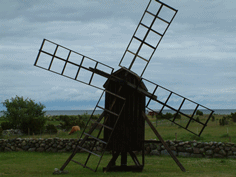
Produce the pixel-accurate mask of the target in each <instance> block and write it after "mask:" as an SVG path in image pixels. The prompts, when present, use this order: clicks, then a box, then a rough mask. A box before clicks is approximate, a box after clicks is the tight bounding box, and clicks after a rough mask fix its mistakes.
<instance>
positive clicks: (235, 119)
mask: <svg viewBox="0 0 236 177" xmlns="http://www.w3.org/2000/svg"><path fill="white" fill-rule="evenodd" d="M231 119H232V121H233V122H236V112H235V113H232V112H231Z"/></svg>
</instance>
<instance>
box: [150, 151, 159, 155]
mask: <svg viewBox="0 0 236 177" xmlns="http://www.w3.org/2000/svg"><path fill="white" fill-rule="evenodd" d="M150 155H157V156H159V155H160V152H159V151H158V150H152V151H151V152H150Z"/></svg>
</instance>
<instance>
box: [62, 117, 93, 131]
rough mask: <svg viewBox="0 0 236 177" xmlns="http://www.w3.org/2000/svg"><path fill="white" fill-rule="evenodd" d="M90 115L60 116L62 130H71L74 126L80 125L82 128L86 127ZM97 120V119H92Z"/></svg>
mask: <svg viewBox="0 0 236 177" xmlns="http://www.w3.org/2000/svg"><path fill="white" fill-rule="evenodd" d="M89 117H90V115H82V116H81V115H78V116H67V115H60V116H59V120H60V121H61V122H60V126H61V128H62V129H66V130H69V129H71V127H72V126H75V125H78V126H79V127H80V128H84V127H85V121H86V122H87V121H88V119H89ZM92 118H95V117H92Z"/></svg>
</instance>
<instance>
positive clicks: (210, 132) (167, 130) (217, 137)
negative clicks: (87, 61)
mask: <svg viewBox="0 0 236 177" xmlns="http://www.w3.org/2000/svg"><path fill="white" fill-rule="evenodd" d="M206 117H207V115H204V116H200V120H201V121H202V122H204V121H205V120H206ZM222 117H223V115H215V121H211V120H210V121H209V122H208V125H207V126H206V128H205V129H204V131H203V133H202V135H201V137H198V136H195V135H193V134H192V133H190V132H188V131H186V130H184V129H182V128H179V127H178V126H177V125H175V124H171V122H170V121H168V120H161V121H160V120H158V122H157V126H156V119H155V118H151V117H149V119H150V120H151V122H152V123H153V125H154V126H155V127H156V129H157V131H158V132H159V133H160V134H161V136H162V137H163V139H164V140H175V134H177V140H182V141H191V140H197V141H204V142H210V141H216V142H229V141H230V139H231V142H232V143H236V123H234V122H232V121H229V124H228V125H225V126H220V125H219V119H221V118H222ZM178 121H179V122H177V123H181V124H183V125H184V124H187V122H184V118H182V119H181V120H178ZM47 123H50V124H55V125H58V124H59V121H47ZM190 125H191V130H192V131H193V132H195V133H197V132H200V130H201V128H202V127H201V126H200V125H199V124H198V123H196V122H194V123H191V124H190ZM97 131H98V130H97ZM68 132H69V131H68ZM68 132H63V131H62V130H59V132H58V134H51V135H49V134H42V135H35V136H34V137H33V136H28V135H23V136H20V137H21V138H54V137H59V138H79V137H80V135H81V133H82V131H80V132H77V133H74V134H72V135H68ZM94 133H95V134H96V131H95V132H94ZM16 137H19V136H10V137H7V136H5V137H0V138H6V139H7V138H16ZM100 138H102V135H101V136H100ZM145 139H146V140H148V139H156V136H155V134H154V133H153V131H152V130H151V128H150V127H149V126H148V125H146V127H145Z"/></svg>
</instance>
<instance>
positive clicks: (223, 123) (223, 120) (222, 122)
mask: <svg viewBox="0 0 236 177" xmlns="http://www.w3.org/2000/svg"><path fill="white" fill-rule="evenodd" d="M227 118H228V117H225V116H223V118H222V119H220V120H219V124H220V126H224V125H228V124H229V122H228V120H227Z"/></svg>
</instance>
